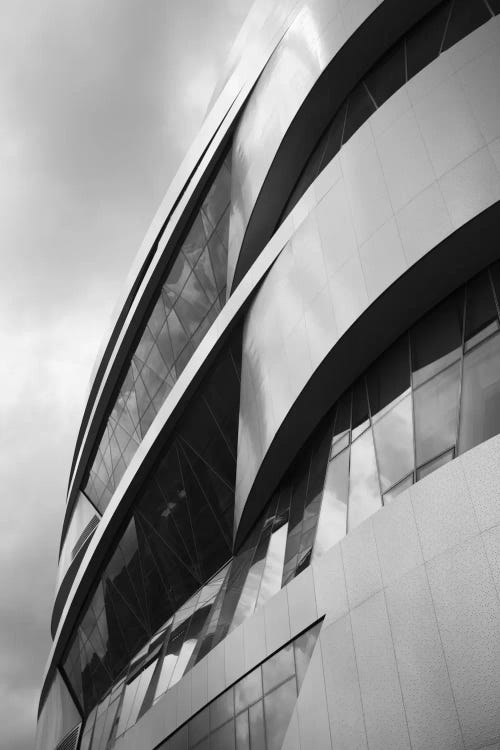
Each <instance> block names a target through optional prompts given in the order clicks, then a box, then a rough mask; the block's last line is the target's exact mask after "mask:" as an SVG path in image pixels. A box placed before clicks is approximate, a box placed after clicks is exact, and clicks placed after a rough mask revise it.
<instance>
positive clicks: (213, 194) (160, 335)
mask: <svg viewBox="0 0 500 750" xmlns="http://www.w3.org/2000/svg"><path fill="white" fill-rule="evenodd" d="M230 170H231V155H230V153H229V154H228V155H227V156H226V158H225V159H224V162H223V163H222V165H221V167H220V168H219V170H218V172H217V174H216V176H215V178H214V180H213V182H212V184H211V187H210V189H209V190H208V193H207V195H206V196H205V199H204V200H203V202H202V205H201V207H200V208H199V210H198V212H197V213H196V215H195V217H194V220H193V222H192V224H191V228H190V230H189V232H188V235H187V237H186V239H185V240H184V242H183V243H182V245H181V247H180V249H179V250H178V252H177V254H176V256H175V259H174V262H173V264H172V265H171V268H170V270H169V271H168V273H167V277H166V279H165V281H164V282H163V285H162V287H161V289H160V291H159V294H158V296H157V299H156V303H155V305H154V308H153V310H152V312H151V314H150V316H149V318H148V320H147V321H146V323H145V325H144V328H143V330H142V334H141V336H140V340H139V342H138V344H137V346H136V347H135V349H134V351H133V353H132V356H131V358H130V362H129V365H128V368H127V370H126V372H125V376H124V378H123V381H122V384H121V386H120V389H119V392H118V395H117V397H116V399H115V401H114V403H113V406H112V409H111V412H110V414H109V416H108V419H107V422H106V424H105V426H104V431H103V434H102V437H101V440H100V443H99V445H98V448H97V452H96V455H95V457H94V459H93V461H92V464H91V466H90V469H89V473H88V476H87V479H86V481H85V486H84V492H85V494H86V495H87V496H88V497H89V498H90V500H91V501H92V502H93V503H94V505H95V506H96V507H97V508H98V509H99V511H100V512H101V513H103V512H104V510H105V508H106V506H107V505H108V503H109V501H110V499H111V497H112V495H113V492H114V490H115V488H116V487H117V485H118V483H119V481H120V479H121V478H122V476H123V474H124V472H125V469H126V468H127V466H128V465H129V463H130V461H131V460H132V457H133V455H134V454H135V451H136V450H137V447H138V445H139V444H140V442H141V440H142V439H143V437H144V435H145V434H146V432H147V431H148V429H149V427H150V425H151V423H152V421H153V419H154V418H155V416H156V414H157V413H158V411H159V409H160V407H161V405H162V404H163V402H164V401H165V399H166V398H167V396H168V394H169V393H170V391H171V390H172V388H173V386H174V383H175V381H176V380H177V378H178V377H179V375H180V374H181V372H182V371H183V370H184V368H185V367H186V365H187V363H188V362H189V360H190V359H191V357H192V355H193V353H194V352H195V350H196V348H197V347H198V345H199V343H200V342H201V340H202V339H203V337H204V335H205V333H206V332H207V330H208V329H209V328H210V326H211V325H212V323H213V322H214V320H215V318H216V317H217V315H218V314H219V312H220V310H221V309H222V307H223V306H224V304H225V300H226V275H227V247H228V235H229V201H230V193H231V171H230Z"/></svg>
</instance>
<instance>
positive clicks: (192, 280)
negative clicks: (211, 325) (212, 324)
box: [175, 273, 211, 335]
mask: <svg viewBox="0 0 500 750" xmlns="http://www.w3.org/2000/svg"><path fill="white" fill-rule="evenodd" d="M210 307H211V304H210V300H209V299H208V297H207V295H206V294H205V292H204V290H203V288H202V286H201V284H200V282H199V281H198V278H197V277H196V275H195V274H194V273H192V274H191V276H190V277H189V278H188V280H187V281H186V285H185V287H184V289H183V290H182V294H181V296H180V297H179V298H178V300H177V302H176V304H175V311H176V313H177V315H178V317H179V320H180V321H181V323H182V325H183V327H184V330H185V331H187V333H188V334H189V335H192V334H193V333H194V332H195V331H196V329H197V328H198V326H199V324H200V322H201V321H202V320H203V318H204V317H205V315H206V314H207V312H208V311H209V310H210Z"/></svg>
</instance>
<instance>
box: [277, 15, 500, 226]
mask: <svg viewBox="0 0 500 750" xmlns="http://www.w3.org/2000/svg"><path fill="white" fill-rule="evenodd" d="M498 13H500V4H499V3H498V2H496V3H494V2H493V3H492V2H491V0H445V1H444V2H442V3H441V4H440V5H438V7H437V8H435V9H434V10H433V11H431V12H430V13H429V14H428V15H426V16H425V17H424V18H423V19H422V20H421V21H419V22H418V23H417V24H416V25H415V26H414V27H413V28H412V29H411V30H410V31H409V32H408V33H407V34H406V35H405V36H404V37H403V38H402V39H400V40H399V41H398V42H396V44H395V45H394V46H393V47H392V48H391V49H390V50H389V51H388V52H387V53H386V54H385V55H384V56H383V57H381V58H380V60H378V61H377V62H376V63H375V65H374V66H373V67H372V68H371V70H370V71H369V72H368V73H367V74H366V76H365V77H364V78H362V79H361V81H359V83H358V84H357V85H356V86H355V87H354V89H353V90H352V91H351V92H350V94H349V95H348V96H347V97H346V99H345V101H344V102H343V103H342V104H341V106H340V107H339V108H338V110H337V111H336V112H335V113H334V114H333V117H332V119H331V121H330V123H329V125H328V126H327V128H326V129H325V131H324V132H323V134H322V135H321V137H320V138H319V140H318V142H317V144H316V146H315V147H314V150H313V152H312V154H311V156H310V157H309V159H308V161H307V164H306V166H305V167H304V169H303V170H302V173H301V175H300V177H299V179H298V181H297V183H296V185H295V187H294V189H293V191H292V193H291V195H290V198H289V199H288V202H287V204H286V206H285V209H284V210H283V213H282V215H281V218H280V220H279V222H278V224H281V223H282V222H283V221H284V219H285V218H286V217H287V216H288V214H289V213H290V211H291V210H292V209H293V207H294V206H295V205H296V204H297V202H298V201H299V200H300V198H301V197H302V196H303V195H304V193H305V192H306V190H307V189H308V187H309V186H310V185H312V183H313V182H314V180H315V179H316V177H317V176H318V175H319V173H320V172H321V171H322V170H323V169H324V168H325V167H326V165H327V164H328V163H329V162H330V161H331V160H332V159H333V157H334V156H335V155H336V154H337V153H338V152H339V151H340V149H341V148H342V146H343V145H344V144H345V143H347V141H348V140H349V138H351V136H353V135H354V133H355V132H356V131H357V130H358V129H359V128H360V127H361V125H362V124H363V123H364V122H365V121H366V120H368V118H369V117H371V115H372V114H373V113H374V112H375V110H377V109H378V108H379V107H381V106H382V104H383V103H384V102H385V101H387V99H389V97H391V96H392V95H393V94H394V93H396V91H397V90H398V89H400V88H401V87H402V86H404V85H405V83H407V81H409V80H410V79H411V78H413V76H415V75H416V74H417V73H418V72H419V71H421V70H422V69H423V68H425V67H426V66H427V65H429V64H430V63H431V62H432V61H433V60H435V59H436V58H437V57H439V55H440V54H442V53H443V52H445V51H446V50H447V49H449V48H450V47H452V46H453V45H454V44H456V43H457V42H459V41H460V40H461V39H463V38H464V37H466V36H467V35H468V34H470V33H471V32H472V31H474V29H476V28H478V27H479V26H481V25H482V24H484V23H486V22H487V21H489V20H490V19H491V18H492V17H493V16H494V15H497V14H498Z"/></svg>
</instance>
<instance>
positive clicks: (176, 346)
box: [168, 310, 189, 359]
mask: <svg viewBox="0 0 500 750" xmlns="http://www.w3.org/2000/svg"><path fill="white" fill-rule="evenodd" d="M168 328H169V332H170V340H171V342H172V350H173V354H174V357H175V358H176V359H177V357H178V356H179V354H180V353H181V352H182V350H183V349H184V347H185V346H186V344H187V343H188V341H189V338H188V335H187V333H186V331H185V330H184V328H183V326H182V324H181V322H180V320H179V318H178V317H177V313H176V312H175V310H172V312H171V313H170V315H169V316H168Z"/></svg>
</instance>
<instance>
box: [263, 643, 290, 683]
mask: <svg viewBox="0 0 500 750" xmlns="http://www.w3.org/2000/svg"><path fill="white" fill-rule="evenodd" d="M294 671H295V663H294V658H293V646H292V644H291V643H290V644H289V645H288V646H285V647H284V648H282V649H281V650H280V651H278V653H276V654H275V655H274V656H272V657H271V658H270V659H268V660H267V661H266V662H264V664H263V665H262V681H263V685H264V692H265V693H267V692H269V690H272V689H273V688H274V687H276V685H279V684H280V682H283V680H286V679H287V677H290V676H291V675H293V673H294Z"/></svg>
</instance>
